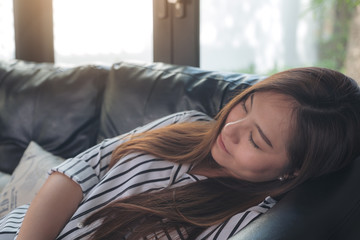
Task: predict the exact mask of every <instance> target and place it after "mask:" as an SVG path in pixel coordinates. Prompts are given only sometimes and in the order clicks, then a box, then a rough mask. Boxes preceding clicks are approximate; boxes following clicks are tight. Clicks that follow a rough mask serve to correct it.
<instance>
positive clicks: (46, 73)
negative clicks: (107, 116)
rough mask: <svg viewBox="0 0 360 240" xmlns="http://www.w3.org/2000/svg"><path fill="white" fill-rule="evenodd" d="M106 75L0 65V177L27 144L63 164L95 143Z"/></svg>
mask: <svg viewBox="0 0 360 240" xmlns="http://www.w3.org/2000/svg"><path fill="white" fill-rule="evenodd" d="M107 76H108V69H107V68H104V67H97V66H81V67H73V68H65V67H56V66H53V65H51V64H38V63H28V62H22V61H13V62H0V171H2V172H6V173H12V171H13V170H14V169H15V167H16V166H17V164H18V162H19V160H20V158H21V156H22V154H23V152H24V150H25V149H26V147H27V146H28V144H29V142H30V141H35V142H37V143H38V144H39V145H41V146H42V147H44V149H46V150H48V151H49V152H52V153H54V154H55V155H58V156H61V157H64V158H68V157H72V156H74V154H77V153H79V151H82V150H85V149H86V148H88V147H89V146H91V145H93V144H95V143H96V139H97V134H98V130H99V129H98V128H99V123H100V112H101V104H102V99H103V92H104V88H105V86H106V81H107Z"/></svg>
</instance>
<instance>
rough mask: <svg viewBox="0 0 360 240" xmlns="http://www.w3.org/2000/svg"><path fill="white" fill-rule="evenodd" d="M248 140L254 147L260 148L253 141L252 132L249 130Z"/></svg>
mask: <svg viewBox="0 0 360 240" xmlns="http://www.w3.org/2000/svg"><path fill="white" fill-rule="evenodd" d="M249 142H250V143H251V144H252V145H253V146H254V148H256V149H260V147H259V146H258V145H257V144H256V143H255V142H254V139H253V137H252V132H250V135H249Z"/></svg>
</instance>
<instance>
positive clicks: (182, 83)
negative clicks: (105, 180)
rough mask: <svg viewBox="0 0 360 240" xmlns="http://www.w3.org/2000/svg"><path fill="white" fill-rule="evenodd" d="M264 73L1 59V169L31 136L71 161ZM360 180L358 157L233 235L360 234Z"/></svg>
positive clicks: (212, 107) (10, 165)
mask: <svg viewBox="0 0 360 240" xmlns="http://www.w3.org/2000/svg"><path fill="white" fill-rule="evenodd" d="M262 78H263V77H260V76H255V75H247V74H238V73H224V72H215V71H205V70H202V69H199V68H193V67H186V66H175V65H169V64H163V63H149V64H146V63H135V62H120V63H117V64H114V65H112V66H99V65H97V66H96V65H86V66H79V67H60V66H56V65H52V64H46V63H31V62H24V61H17V60H14V61H6V62H4V61H3V62H0V171H2V172H6V173H12V171H13V170H14V169H15V167H16V165H17V164H18V162H19V160H20V158H21V156H22V154H23V152H24V150H25V149H26V147H27V146H28V144H29V142H30V141H35V142H37V143H38V144H39V145H41V146H42V147H43V148H44V149H45V150H47V151H49V152H51V153H53V154H55V155H58V156H61V157H63V158H68V157H71V156H74V155H76V154H77V153H80V152H82V151H83V150H85V149H87V148H89V147H91V146H93V145H94V144H96V143H97V142H99V141H101V140H102V139H104V138H109V137H113V136H116V135H119V134H121V133H124V132H126V131H129V130H131V129H133V128H135V127H137V126H139V125H143V124H145V123H147V122H150V121H152V120H154V119H157V118H159V117H162V116H165V115H168V114H170V113H173V112H178V111H183V110H189V109H196V110H199V111H203V112H205V113H207V114H209V115H210V116H214V115H215V114H216V113H217V112H218V111H219V110H220V109H221V108H222V106H223V105H224V104H225V103H226V102H227V101H228V100H229V99H230V98H231V97H232V96H233V95H234V94H236V93H237V92H239V91H241V90H242V89H244V88H246V87H248V86H249V85H251V84H254V83H255V82H257V81H260V80H261V79H262ZM359 134H360V133H359ZM359 147H360V146H359ZM359 184H360V162H359V159H358V160H357V161H355V163H354V164H353V166H350V167H348V168H347V169H344V170H342V171H340V172H338V173H334V174H331V175H329V176H324V177H321V178H318V179H314V180H312V181H309V182H307V183H305V184H303V185H302V186H300V187H299V188H297V189H295V190H294V191H292V192H290V193H288V194H286V195H285V196H284V197H283V198H282V199H281V200H280V201H279V203H278V204H276V206H275V207H274V208H272V209H271V210H269V211H268V212H267V213H266V214H264V215H262V216H261V217H259V218H258V219H256V220H255V221H253V222H252V223H251V224H249V226H247V227H246V228H245V229H244V230H242V231H241V232H240V233H239V234H237V235H236V236H235V237H233V239H236V240H243V239H360V189H358V186H359Z"/></svg>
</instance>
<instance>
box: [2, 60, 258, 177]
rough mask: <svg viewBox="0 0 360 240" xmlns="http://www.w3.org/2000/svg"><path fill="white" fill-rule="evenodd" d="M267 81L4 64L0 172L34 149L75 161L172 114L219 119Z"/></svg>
mask: <svg viewBox="0 0 360 240" xmlns="http://www.w3.org/2000/svg"><path fill="white" fill-rule="evenodd" d="M262 78H263V77H260V76H255V75H247V74H235V73H220V72H214V71H205V70H201V69H199V68H193V67H185V66H175V65H170V64H163V63H150V64H145V63H135V62H121V63H117V64H114V65H113V66H112V67H107V66H94V65H86V66H79V67H60V66H54V65H52V64H43V63H42V64H39V63H29V62H23V61H13V62H0V171H2V172H6V173H11V172H12V171H13V170H14V169H15V167H16V165H17V164H18V162H19V160H20V158H21V156H22V154H23V152H24V150H25V149H26V147H27V145H28V144H29V142H30V141H35V142H37V143H38V144H39V145H40V146H42V147H43V148H44V149H45V150H47V151H49V152H51V153H53V154H55V155H57V156H60V157H63V158H69V157H72V156H75V155H76V154H78V153H80V152H82V151H84V150H86V149H87V148H89V147H91V146H93V145H95V144H96V143H97V142H99V141H101V140H102V139H104V138H109V137H114V136H117V135H119V134H122V133H125V132H127V131H130V130H132V129H133V128H135V127H138V126H141V125H143V124H146V123H148V122H150V121H152V120H155V119H157V118H160V117H163V116H165V115H168V114H171V113H174V112H178V111H184V110H191V109H195V110H199V111H203V112H205V113H207V114H208V115H210V116H214V115H215V114H216V113H217V112H218V111H219V110H220V109H221V108H222V106H223V105H224V103H225V102H227V101H228V100H229V99H230V98H231V97H232V96H233V95H234V94H236V93H238V92H239V91H241V90H243V89H244V88H246V87H248V86H249V85H251V84H254V83H255V82H257V81H259V80H260V79H262Z"/></svg>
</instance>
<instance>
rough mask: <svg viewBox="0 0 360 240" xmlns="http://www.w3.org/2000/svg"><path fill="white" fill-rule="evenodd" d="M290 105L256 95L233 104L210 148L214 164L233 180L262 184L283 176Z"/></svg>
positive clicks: (266, 95)
mask: <svg viewBox="0 0 360 240" xmlns="http://www.w3.org/2000/svg"><path fill="white" fill-rule="evenodd" d="M293 102H294V101H293V100H292V99H291V98H290V97H287V96H285V95H282V94H278V93H274V92H256V93H254V94H251V95H250V96H249V97H248V98H247V99H246V100H243V101H242V102H240V103H239V104H237V105H236V106H235V107H234V108H233V109H232V110H231V111H230V113H229V115H228V117H227V119H226V123H225V125H224V127H223V129H222V130H221V132H220V134H219V135H218V137H217V139H216V142H215V143H214V145H213V146H212V148H211V154H212V156H213V158H214V160H215V161H216V162H217V163H218V164H219V165H220V166H222V167H223V168H224V170H225V172H226V173H227V174H228V175H230V176H233V177H236V178H239V179H243V180H247V181H252V182H262V181H270V180H274V179H277V178H278V177H280V176H282V175H284V174H285V173H286V172H285V169H286V168H287V166H288V164H289V160H288V157H287V152H286V147H285V146H286V143H287V141H288V139H289V136H290V130H291V113H292V106H293V104H292V103H293Z"/></svg>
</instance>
